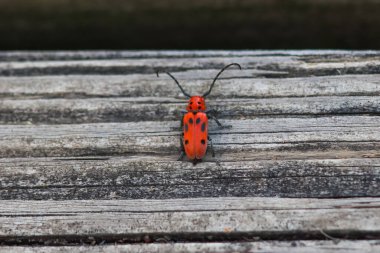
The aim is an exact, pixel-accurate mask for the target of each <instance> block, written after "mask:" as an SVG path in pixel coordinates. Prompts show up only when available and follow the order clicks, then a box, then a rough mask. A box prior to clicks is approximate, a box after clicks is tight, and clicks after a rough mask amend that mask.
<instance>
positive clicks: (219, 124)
mask: <svg viewBox="0 0 380 253" xmlns="http://www.w3.org/2000/svg"><path fill="white" fill-rule="evenodd" d="M207 117H209V118H210V119H213V120H214V121H215V122H216V124H218V126H219V127H220V128H232V126H231V125H222V123H220V122H219V120H218V119H217V118H216V117H215V116H213V115H207Z"/></svg>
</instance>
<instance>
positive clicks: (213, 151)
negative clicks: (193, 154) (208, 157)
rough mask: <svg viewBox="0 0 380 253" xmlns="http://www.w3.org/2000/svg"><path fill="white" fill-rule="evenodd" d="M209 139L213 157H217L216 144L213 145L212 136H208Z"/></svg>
mask: <svg viewBox="0 0 380 253" xmlns="http://www.w3.org/2000/svg"><path fill="white" fill-rule="evenodd" d="M207 139H208V141H209V142H210V148H211V154H212V157H215V150H214V146H213V145H212V139H211V138H210V136H207Z"/></svg>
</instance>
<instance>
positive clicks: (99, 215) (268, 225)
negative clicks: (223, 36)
mask: <svg viewBox="0 0 380 253" xmlns="http://www.w3.org/2000/svg"><path fill="white" fill-rule="evenodd" d="M266 200H267V199H266V198H259V199H255V198H243V199H241V198H239V199H234V198H233V199H229V198H227V199H225V198H218V199H207V198H198V199H190V200H189V199H185V200H178V199H177V200H163V201H159V200H156V201H154V202H152V201H150V200H143V199H141V200H138V201H128V200H125V201H123V200H116V201H112V200H109V201H104V200H98V201H93V200H92V201H91V200H90V201H64V202H56V201H22V202H19V201H0V203H1V205H0V206H1V209H0V210H1V213H2V215H1V216H0V222H1V224H2V225H1V227H0V236H2V237H7V236H49V235H54V236H67V235H87V236H97V235H107V234H108V235H109V234H115V235H118V234H123V235H126V236H128V235H138V234H141V233H145V234H154V233H160V234H183V233H222V234H224V233H230V234H233V233H247V234H249V233H257V232H265V233H276V232H279V231H282V232H285V233H287V232H289V233H294V232H296V233H299V232H301V233H302V232H303V231H305V232H314V233H319V232H320V230H322V231H324V232H325V233H332V234H340V235H343V234H349V233H363V232H366V233H369V234H370V233H379V232H380V231H379V228H380V218H379V217H380V209H379V208H378V207H379V199H378V198H364V199H354V200H352V202H351V201H350V200H349V199H343V200H339V199H336V200H319V199H306V200H299V201H294V200H289V199H281V198H280V199H276V201H275V202H274V201H273V199H269V201H268V202H267V201H266ZM209 201H211V203H214V205H216V206H218V207H217V208H216V209H217V210H215V209H214V207H213V206H212V205H209V204H208V203H209ZM288 201H290V202H288ZM257 202H261V204H260V207H257V206H255V203H257ZM315 202H318V204H319V203H321V204H320V205H321V206H324V205H327V206H332V208H319V207H318V208H308V203H310V205H311V206H315V205H316V203H315ZM151 203H154V206H152V205H151ZM281 203H284V206H282V205H281ZM289 203H292V204H293V205H292V206H291V207H290V208H289ZM323 203H324V204H323ZM82 206H83V207H84V208H85V209H82ZM162 206H168V207H167V208H169V210H165V211H160V209H161V210H162V208H163V207H162ZM287 206H288V207H287ZM157 208H158V210H157ZM4 209H5V210H4ZM7 210H8V211H7ZM132 210H133V211H132ZM34 214H36V215H38V218H37V217H36V216H35V215H34ZM16 221H17V222H16Z"/></svg>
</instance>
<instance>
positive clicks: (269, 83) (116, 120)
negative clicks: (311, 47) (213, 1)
mask: <svg viewBox="0 0 380 253" xmlns="http://www.w3.org/2000/svg"><path fill="white" fill-rule="evenodd" d="M232 62H237V63H239V64H241V66H242V67H243V68H244V69H243V70H242V71H239V70H233V69H230V70H228V71H226V72H224V73H223V75H222V76H221V79H220V80H219V81H218V83H217V84H216V86H215V88H214V90H213V93H212V94H211V95H210V97H209V100H208V101H209V107H212V108H214V109H216V110H218V111H219V115H218V116H219V118H220V120H221V121H222V123H226V124H230V125H232V128H231V129H219V128H218V127H217V126H216V125H214V124H213V123H211V127H210V132H211V135H212V137H213V141H214V146H215V150H216V157H215V158H213V157H211V155H207V156H206V158H205V159H204V162H202V163H199V164H197V165H195V166H193V164H191V163H190V162H187V161H182V162H180V161H176V158H177V157H178V154H179V134H180V132H177V131H174V130H173V127H177V126H178V125H179V120H180V117H179V116H180V110H181V109H183V108H184V107H185V102H186V101H185V99H184V97H183V96H182V95H181V92H180V91H179V90H178V89H177V87H176V86H175V84H174V82H173V81H172V80H171V79H170V78H168V77H165V76H161V77H160V78H157V77H156V75H155V74H154V72H155V70H157V69H161V70H168V71H171V72H172V74H173V75H175V76H176V77H177V78H178V80H179V81H180V82H181V83H182V84H183V86H184V87H185V88H186V90H187V91H189V92H190V93H191V94H197V93H201V92H202V91H205V90H206V89H207V87H208V86H209V84H210V82H211V80H212V78H213V77H214V75H215V74H216V73H217V71H218V70H219V69H220V68H221V67H223V66H224V65H225V64H228V63H232ZM0 75H1V77H0V122H1V125H0V157H1V158H0V198H1V200H0V245H1V247H0V251H11V252H24V251H26V250H27V251H28V252H34V251H40V250H44V251H45V252H53V251H57V250H60V251H62V252H64V251H67V252H75V251H77V252H85V251H93V252H103V251H108V252H115V251H131V252H148V251H149V252H165V251H174V252H181V251H206V252H216V251H218V252H231V251H238V252H239V251H244V252H284V251H285V252H286V251H294V252H321V251H328V252H331V251H334V252H335V251H337V252H347V250H348V249H350V250H352V251H356V252H374V251H380V131H379V130H380V115H379V114H380V96H379V95H380V52H376V51H365V52H351V51H185V52H183V51H127V52H125V51H123V52H121V51H115V52H110V51H107V52H101V51H95V52H45V53H42V52H1V53H0Z"/></svg>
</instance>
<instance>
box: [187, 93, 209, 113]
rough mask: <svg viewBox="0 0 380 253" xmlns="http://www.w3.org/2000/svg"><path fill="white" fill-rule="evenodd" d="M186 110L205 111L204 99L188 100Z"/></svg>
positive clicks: (193, 97)
mask: <svg viewBox="0 0 380 253" xmlns="http://www.w3.org/2000/svg"><path fill="white" fill-rule="evenodd" d="M186 110H187V111H188V112H190V111H206V103H205V98H204V97H201V96H192V97H190V99H189V103H188V104H187V107H186Z"/></svg>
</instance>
